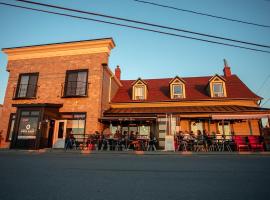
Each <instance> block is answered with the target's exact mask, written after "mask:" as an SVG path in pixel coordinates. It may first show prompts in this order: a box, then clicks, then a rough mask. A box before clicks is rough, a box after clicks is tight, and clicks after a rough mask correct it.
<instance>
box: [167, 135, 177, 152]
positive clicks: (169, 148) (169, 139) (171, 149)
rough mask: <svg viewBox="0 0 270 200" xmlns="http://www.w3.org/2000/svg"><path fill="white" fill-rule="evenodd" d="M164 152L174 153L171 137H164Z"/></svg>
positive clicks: (172, 138)
mask: <svg viewBox="0 0 270 200" xmlns="http://www.w3.org/2000/svg"><path fill="white" fill-rule="evenodd" d="M165 151H175V146H174V137H173V135H166V136H165Z"/></svg>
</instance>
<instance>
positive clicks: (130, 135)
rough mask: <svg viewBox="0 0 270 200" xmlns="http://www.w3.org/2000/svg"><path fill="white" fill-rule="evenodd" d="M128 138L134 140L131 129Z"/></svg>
mask: <svg viewBox="0 0 270 200" xmlns="http://www.w3.org/2000/svg"><path fill="white" fill-rule="evenodd" d="M129 140H131V141H132V140H135V134H134V131H131V132H130V134H129Z"/></svg>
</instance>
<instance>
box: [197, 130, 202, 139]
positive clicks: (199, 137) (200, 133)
mask: <svg viewBox="0 0 270 200" xmlns="http://www.w3.org/2000/svg"><path fill="white" fill-rule="evenodd" d="M197 140H203V134H202V132H201V130H197Z"/></svg>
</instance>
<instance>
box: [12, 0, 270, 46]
mask: <svg viewBox="0 0 270 200" xmlns="http://www.w3.org/2000/svg"><path fill="white" fill-rule="evenodd" d="M15 1H18V2H23V3H28V4H34V5H39V6H45V7H50V8H57V9H61V10H66V11H71V12H78V13H83V14H89V15H94V16H99V17H104V18H109V19H116V20H120V21H125V22H132V23H136V24H142V25H147V26H153V27H157V28H163V29H168V30H173V31H179V32H184V33H190V34H194V35H200V36H205V37H210V38H215V39H220V40H226V41H230V42H236V43H241V44H247V45H253V46H258V47H264V48H270V46H269V45H263V44H257V43H252V42H246V41H241V40H236V39H232V38H225V37H220V36H216V35H210V34H205V33H199V32H194V31H189V30H185V29H180V28H174V27H169V26H163V25H159V24H153V23H148V22H143V21H138V20H132V19H127V18H121V17H115V16H110V15H104V14H100V13H94V12H89V11H82V10H76V9H71V8H65V7H61V6H56V5H51V4H44V3H38V2H33V1H27V0H15Z"/></svg>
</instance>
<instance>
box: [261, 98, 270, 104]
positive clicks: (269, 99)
mask: <svg viewBox="0 0 270 200" xmlns="http://www.w3.org/2000/svg"><path fill="white" fill-rule="evenodd" d="M269 101H270V98H268V99H267V100H266V101H265V102H264V103H263V104H262V106H264V105H265V104H267V103H268V102H269Z"/></svg>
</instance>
